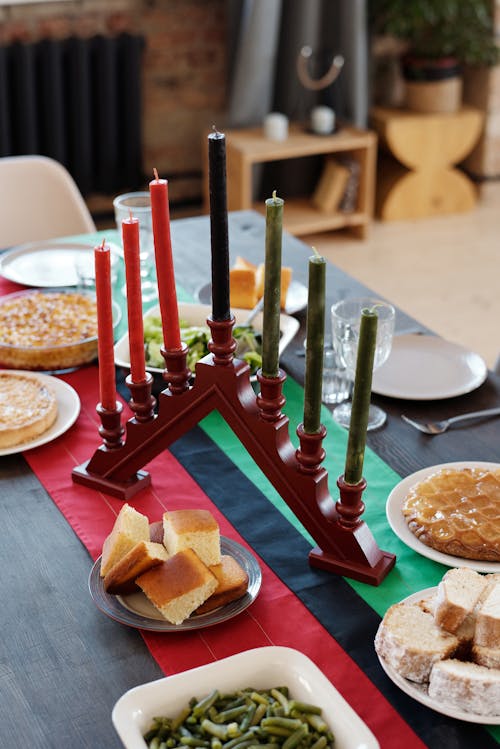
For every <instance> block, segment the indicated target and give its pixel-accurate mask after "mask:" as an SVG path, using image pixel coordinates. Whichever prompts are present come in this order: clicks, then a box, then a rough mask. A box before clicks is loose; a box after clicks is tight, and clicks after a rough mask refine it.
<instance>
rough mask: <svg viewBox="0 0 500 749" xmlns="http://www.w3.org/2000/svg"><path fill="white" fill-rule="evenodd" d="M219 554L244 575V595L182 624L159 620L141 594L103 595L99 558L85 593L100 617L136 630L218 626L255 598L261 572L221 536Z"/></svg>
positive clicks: (236, 545)
mask: <svg viewBox="0 0 500 749" xmlns="http://www.w3.org/2000/svg"><path fill="white" fill-rule="evenodd" d="M220 545H221V553H222V554H228V555H229V556H231V557H233V559H235V560H236V561H237V562H238V564H239V565H240V566H241V567H242V568H243V569H244V570H245V572H246V573H247V575H248V588H247V592H246V593H245V595H244V596H242V597H241V598H238V599H237V600H236V601H231V602H230V603H228V604H226V605H225V606H220V607H219V608H218V609H214V610H213V611H207V613H206V614H198V615H194V614H193V615H192V616H190V617H189V618H188V619H186V620H185V621H183V622H182V624H171V623H170V622H168V621H167V620H166V619H164V618H163V617H162V615H161V614H160V612H159V611H157V610H156V609H155V608H154V606H153V605H152V604H151V603H150V602H149V601H148V600H147V598H146V596H145V595H144V594H143V593H141V592H138V593H133V594H132V595H129V596H112V595H110V594H109V593H106V591H105V590H104V586H103V578H102V577H101V575H100V570H101V557H99V559H97V560H96V562H95V564H94V566H93V567H92V569H91V571H90V575H89V590H90V595H91V596H92V599H93V601H94V603H95V605H96V606H97V608H98V609H100V610H101V611H102V612H103V614H106V615H107V616H109V617H110V618H111V619H115V621H117V622H120V623H121V624H128V625H129V626H130V627H135V628H137V629H146V630H149V631H151V632H186V631H187V630H191V629H202V628H204V627H212V626H213V625H214V624H220V622H225V621H227V620H228V619H232V618H233V617H234V616H237V614H241V612H242V611H244V610H245V609H246V608H248V607H249V606H250V604H251V603H253V601H254V600H255V598H256V597H257V594H258V592H259V590H260V586H261V583H262V573H261V571H260V567H259V564H258V562H257V560H256V559H255V557H254V556H253V554H251V553H250V552H249V551H248V550H247V549H245V548H244V547H243V546H242V545H241V544H239V543H238V542H237V541H233V540H231V539H229V538H226V537H225V536H221V539H220Z"/></svg>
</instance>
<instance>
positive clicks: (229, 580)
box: [196, 554, 248, 614]
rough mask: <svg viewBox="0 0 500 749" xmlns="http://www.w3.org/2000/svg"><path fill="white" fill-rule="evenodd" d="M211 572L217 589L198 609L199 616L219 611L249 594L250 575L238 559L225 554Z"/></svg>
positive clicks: (212, 567)
mask: <svg viewBox="0 0 500 749" xmlns="http://www.w3.org/2000/svg"><path fill="white" fill-rule="evenodd" d="M210 572H212V574H214V575H215V577H216V578H217V589H216V591H215V593H213V594H212V595H211V596H210V598H209V599H208V600H206V601H205V603H203V604H202V605H201V606H200V607H199V609H197V611H196V613H197V614H205V613H206V612H207V611H213V609H217V608H219V606H224V605H225V604H227V603H230V602H231V601H235V600H237V599H238V598H241V596H243V595H245V593H246V592H247V588H248V575H247V573H246V572H245V570H244V569H243V568H242V567H241V566H240V565H239V564H238V562H237V561H236V559H233V557H231V556H229V554H223V555H222V557H221V563H220V564H214V565H212V566H211V567H210Z"/></svg>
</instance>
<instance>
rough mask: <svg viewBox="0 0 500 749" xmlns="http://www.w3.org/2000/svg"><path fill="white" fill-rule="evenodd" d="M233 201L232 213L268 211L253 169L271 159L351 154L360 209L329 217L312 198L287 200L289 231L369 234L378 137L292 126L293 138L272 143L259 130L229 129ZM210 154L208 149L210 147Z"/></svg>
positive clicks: (286, 225)
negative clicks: (357, 168)
mask: <svg viewBox="0 0 500 749" xmlns="http://www.w3.org/2000/svg"><path fill="white" fill-rule="evenodd" d="M225 135H226V158H227V201H228V209H229V210H230V211H238V210H246V209H249V208H253V209H255V210H257V211H259V212H260V213H263V212H264V211H265V206H264V202H263V201H262V202H260V203H258V204H255V203H254V202H253V192H254V191H253V187H254V185H253V167H254V165H256V164H262V163H264V162H270V161H282V160H284V159H297V158H302V157H309V156H325V157H326V156H329V155H334V154H341V153H344V154H348V155H349V156H351V157H352V158H354V159H355V160H356V161H357V162H358V163H359V166H360V173H359V186H358V193H357V205H356V209H355V210H354V211H352V212H342V211H334V212H332V213H327V212H325V211H320V210H318V209H317V208H315V207H314V205H313V203H312V201H311V200H310V196H303V197H301V198H287V196H286V195H283V194H282V195H281V197H283V198H284V199H285V214H284V228H285V229H286V230H287V231H289V232H290V233H291V234H294V235H296V236H302V235H304V234H312V233H315V232H325V231H330V230H334V229H342V228H349V229H351V230H352V232H353V233H354V234H355V236H357V237H359V238H360V239H363V238H364V237H366V235H367V230H368V227H369V224H370V222H371V220H372V218H373V211H374V198H375V172H376V158H377V136H376V134H375V133H374V132H373V131H370V130H359V129H357V128H353V127H342V128H341V129H339V130H338V132H335V133H333V134H332V135H326V136H325V135H314V134H312V133H309V132H307V130H306V129H305V127H304V126H302V125H298V124H292V125H291V127H290V131H289V136H288V138H287V140H285V141H281V142H276V141H271V140H268V139H267V138H265V137H264V135H263V130H262V128H261V127H259V128H248V129H246V128H245V129H238V130H227V131H226V132H225ZM204 150H206V149H204ZM204 171H205V174H204V190H205V195H204V198H205V210H206V211H207V212H208V206H209V202H208V163H207V156H206V155H205V163H204Z"/></svg>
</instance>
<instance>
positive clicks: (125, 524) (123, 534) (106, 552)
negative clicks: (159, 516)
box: [101, 503, 149, 577]
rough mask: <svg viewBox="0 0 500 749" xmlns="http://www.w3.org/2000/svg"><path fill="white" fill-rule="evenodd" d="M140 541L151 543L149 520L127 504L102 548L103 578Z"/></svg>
mask: <svg viewBox="0 0 500 749" xmlns="http://www.w3.org/2000/svg"><path fill="white" fill-rule="evenodd" d="M139 541H149V520H148V518H147V517H146V515H142V514H141V513H140V512H137V510H135V509H134V508H133V507H131V506H130V505H128V504H126V503H125V504H124V505H123V507H122V508H121V510H120V512H119V513H118V516H117V518H116V520H115V524H114V525H113V528H112V530H111V533H110V534H109V536H108V537H107V538H106V540H105V541H104V544H103V547H102V557H101V577H105V575H107V574H108V572H109V571H110V569H111V567H113V566H114V565H115V564H116V563H117V562H119V561H120V559H121V558H122V557H124V556H125V554H127V552H129V551H130V549H132V547H133V546H135V545H136V544H137V543H139Z"/></svg>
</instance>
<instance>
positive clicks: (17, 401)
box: [0, 372, 57, 448]
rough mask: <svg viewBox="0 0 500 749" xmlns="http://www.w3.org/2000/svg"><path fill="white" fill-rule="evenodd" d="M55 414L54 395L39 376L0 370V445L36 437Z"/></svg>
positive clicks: (48, 425)
mask: <svg viewBox="0 0 500 749" xmlns="http://www.w3.org/2000/svg"><path fill="white" fill-rule="evenodd" d="M56 418H57V400H56V396H55V394H54V393H53V391H52V390H51V389H50V387H47V385H46V384H45V382H43V381H42V379H41V378H39V377H36V375H33V376H30V375H24V374H18V373H15V372H0V448H6V447H14V446H15V445H22V444H23V443H26V442H29V441H31V440H33V439H35V438H36V437H39V436H40V435H41V434H44V432H46V431H47V430H48V429H50V427H51V426H52V424H53V423H54V422H55V420H56Z"/></svg>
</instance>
